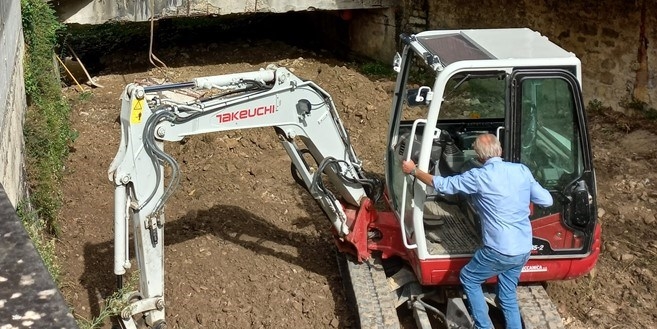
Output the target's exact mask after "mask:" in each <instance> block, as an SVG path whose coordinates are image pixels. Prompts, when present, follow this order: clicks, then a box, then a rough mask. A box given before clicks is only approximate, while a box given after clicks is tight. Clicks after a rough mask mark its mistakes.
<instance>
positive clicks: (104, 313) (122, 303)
mask: <svg viewBox="0 0 657 329" xmlns="http://www.w3.org/2000/svg"><path fill="white" fill-rule="evenodd" d="M138 273H139V272H134V273H132V274H131V275H130V276H129V277H128V282H127V284H126V285H124V286H123V288H122V289H120V290H119V291H116V292H114V294H113V295H112V296H110V297H109V298H106V299H105V300H104V305H103V308H102V309H101V310H100V314H98V316H96V317H95V318H93V319H91V320H88V319H85V318H84V317H81V316H79V315H76V319H77V322H78V326H79V327H80V329H99V328H102V327H103V324H104V323H105V321H107V320H109V319H110V318H111V317H113V316H116V315H118V314H121V310H123V309H124V308H126V307H127V306H128V305H129V301H130V300H129V299H130V298H126V297H127V296H128V295H127V294H128V293H130V292H131V291H134V290H135V289H136V287H137V283H138V282H137V280H138V279H139V274H138Z"/></svg>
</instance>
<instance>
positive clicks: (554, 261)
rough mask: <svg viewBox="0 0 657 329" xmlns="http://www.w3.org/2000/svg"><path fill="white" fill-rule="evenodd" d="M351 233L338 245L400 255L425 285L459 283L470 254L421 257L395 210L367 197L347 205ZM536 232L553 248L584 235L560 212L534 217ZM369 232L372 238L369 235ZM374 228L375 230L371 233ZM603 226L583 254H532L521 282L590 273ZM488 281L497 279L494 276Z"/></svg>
mask: <svg viewBox="0 0 657 329" xmlns="http://www.w3.org/2000/svg"><path fill="white" fill-rule="evenodd" d="M345 212H346V213H347V217H348V219H349V226H350V228H351V233H350V234H349V235H348V236H347V237H344V238H342V239H339V238H338V239H336V244H337V245H338V248H339V249H340V250H341V251H343V252H348V253H351V254H354V255H355V256H357V258H358V260H359V261H362V260H365V259H368V258H369V257H370V256H371V253H372V252H373V251H379V252H381V257H382V258H384V259H386V258H389V257H393V256H399V257H401V258H403V259H405V260H406V261H407V262H408V263H409V265H410V266H411V267H412V268H413V270H414V272H415V274H416V276H417V277H418V281H419V282H420V283H421V284H422V285H458V284H460V282H459V273H460V271H461V268H462V267H463V266H465V264H467V262H468V261H469V258H451V259H430V260H420V259H419V258H418V256H417V252H416V251H415V250H407V249H406V248H405V247H404V244H403V242H402V240H401V236H400V235H401V228H400V227H399V220H398V219H397V216H396V214H394V213H393V212H391V211H382V212H378V211H377V210H376V209H375V208H374V206H373V204H372V202H371V201H370V200H369V199H367V200H364V202H363V203H362V204H361V207H360V209H354V208H347V209H345ZM532 226H533V229H534V236H535V237H537V238H541V239H544V240H546V241H548V242H549V243H550V246H551V247H552V248H553V249H556V250H559V249H570V248H577V247H580V248H581V246H582V245H583V241H582V238H581V237H576V236H575V235H574V234H573V232H572V231H570V230H568V229H567V228H566V227H565V226H563V224H561V216H560V215H559V214H554V215H550V216H546V217H543V218H540V219H536V220H534V221H532ZM368 232H369V233H370V236H371V237H373V238H371V239H370V238H368ZM371 232H374V234H372V233H371ZM601 236H602V229H601V226H600V225H599V224H598V225H596V227H595V230H594V234H593V242H592V244H591V251H590V252H589V253H588V254H587V255H586V256H585V257H583V258H558V257H559V256H556V255H555V256H554V258H538V259H537V258H532V259H530V260H529V262H527V265H526V266H525V267H524V268H523V272H522V274H521V275H520V281H521V282H540V281H550V280H567V279H574V278H577V277H580V276H582V275H585V274H587V273H588V272H589V271H591V269H593V267H594V266H595V264H596V262H597V260H598V257H599V256H600V247H601V243H602V242H601ZM489 282H491V283H492V282H495V279H491V280H490V281H489Z"/></svg>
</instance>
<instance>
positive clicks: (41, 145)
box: [21, 0, 75, 234]
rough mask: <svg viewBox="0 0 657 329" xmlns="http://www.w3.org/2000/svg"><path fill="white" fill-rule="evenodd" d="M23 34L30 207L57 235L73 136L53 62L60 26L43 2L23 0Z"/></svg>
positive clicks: (67, 106)
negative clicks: (62, 183) (60, 185)
mask: <svg viewBox="0 0 657 329" xmlns="http://www.w3.org/2000/svg"><path fill="white" fill-rule="evenodd" d="M21 10H22V13H23V17H22V23H23V31H24V35H25V46H26V58H25V91H26V94H27V98H28V104H29V108H28V111H27V115H26V120H25V126H24V134H25V149H26V158H27V159H26V162H27V173H28V180H29V183H30V189H31V200H30V202H31V203H32V205H33V206H34V209H37V212H38V216H39V217H40V218H41V219H42V220H43V221H44V222H45V226H44V227H43V228H44V229H46V230H47V231H49V232H50V233H53V234H57V224H56V214H57V211H58V209H59V207H60V205H61V201H60V196H59V193H58V192H57V191H58V188H57V185H58V183H59V181H60V179H61V175H62V171H63V168H64V160H65V159H66V157H67V155H68V146H69V143H70V142H71V140H73V139H74V137H75V134H74V132H73V131H71V129H70V127H69V120H68V115H69V111H70V107H69V105H68V103H67V101H66V100H65V99H64V98H63V97H62V94H61V88H60V81H59V74H58V72H57V69H56V66H55V64H54V61H53V54H54V49H55V47H56V45H57V35H58V33H59V32H60V31H61V30H62V29H63V25H62V24H61V23H59V22H58V21H57V18H56V16H55V12H54V10H53V9H52V8H51V7H50V6H49V5H48V3H47V2H45V1H41V0H21Z"/></svg>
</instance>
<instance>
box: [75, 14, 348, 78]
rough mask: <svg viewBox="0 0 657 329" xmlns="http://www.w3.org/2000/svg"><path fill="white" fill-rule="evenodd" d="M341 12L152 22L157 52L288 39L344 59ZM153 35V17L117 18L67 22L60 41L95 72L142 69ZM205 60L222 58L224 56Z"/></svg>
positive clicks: (345, 44) (345, 42) (345, 38)
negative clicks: (147, 19)
mask: <svg viewBox="0 0 657 329" xmlns="http://www.w3.org/2000/svg"><path fill="white" fill-rule="evenodd" d="M340 14H341V13H340V12H337V11H309V12H290V13H285V14H271V13H256V14H240V15H227V16H203V17H182V18H167V19H161V20H158V21H155V22H154V24H153V34H152V39H153V53H155V54H158V53H160V52H163V51H169V50H172V49H177V50H178V52H179V54H178V55H179V56H183V57H185V58H184V59H189V58H188V57H189V56H192V53H195V51H194V50H197V49H210V52H209V53H207V54H206V55H207V56H209V57H211V56H212V52H211V49H216V48H218V47H222V48H224V47H233V48H235V49H239V51H244V52H248V48H249V46H253V45H261V44H263V43H268V42H284V43H286V44H289V45H292V46H295V47H298V48H301V49H304V50H310V51H316V52H320V51H321V52H326V53H328V54H327V55H329V56H333V57H336V58H339V59H344V58H345V57H346V56H347V55H348V54H349V25H348V24H349V20H345V19H343V18H342V17H341V16H340ZM150 40H151V24H150V22H139V23H132V22H127V23H126V22H118V23H117V22H114V23H107V24H103V25H69V26H68V30H67V33H66V35H65V36H63V37H62V45H65V44H66V45H70V46H71V47H72V48H73V49H74V50H75V52H76V53H77V54H78V56H80V58H81V60H82V61H83V63H84V64H85V66H86V67H87V69H88V70H89V71H90V73H92V74H93V73H97V72H100V71H124V70H132V69H137V68H139V69H143V68H144V65H146V66H147V65H149V63H148V50H149V44H150ZM144 54H146V55H144ZM62 55H63V56H67V55H70V54H68V50H67V47H66V46H64V47H62ZM245 56H246V54H245ZM176 57H177V56H176ZM205 59H206V61H207V60H212V62H214V63H220V62H221V59H220V58H215V59H211V58H205ZM163 60H164V59H163ZM166 60H167V61H166V62H167V64H169V63H171V65H174V66H175V65H177V64H176V62H177V59H176V58H173V59H171V58H167V59H166ZM110 66H111V67H110Z"/></svg>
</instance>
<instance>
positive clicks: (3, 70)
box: [0, 0, 27, 207]
mask: <svg viewBox="0 0 657 329" xmlns="http://www.w3.org/2000/svg"><path fill="white" fill-rule="evenodd" d="M23 53H24V48H23V30H22V26H21V13H20V0H9V1H7V0H2V1H0V183H1V184H2V185H3V186H4V189H5V192H6V193H7V196H8V197H9V200H10V201H11V203H12V204H13V205H14V207H16V205H17V203H18V200H19V199H20V197H21V195H22V194H23V189H22V186H23V184H22V181H23V177H22V173H23V152H24V141H23V121H24V117H25V111H26V108H27V105H26V102H25V87H24V82H23Z"/></svg>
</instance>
